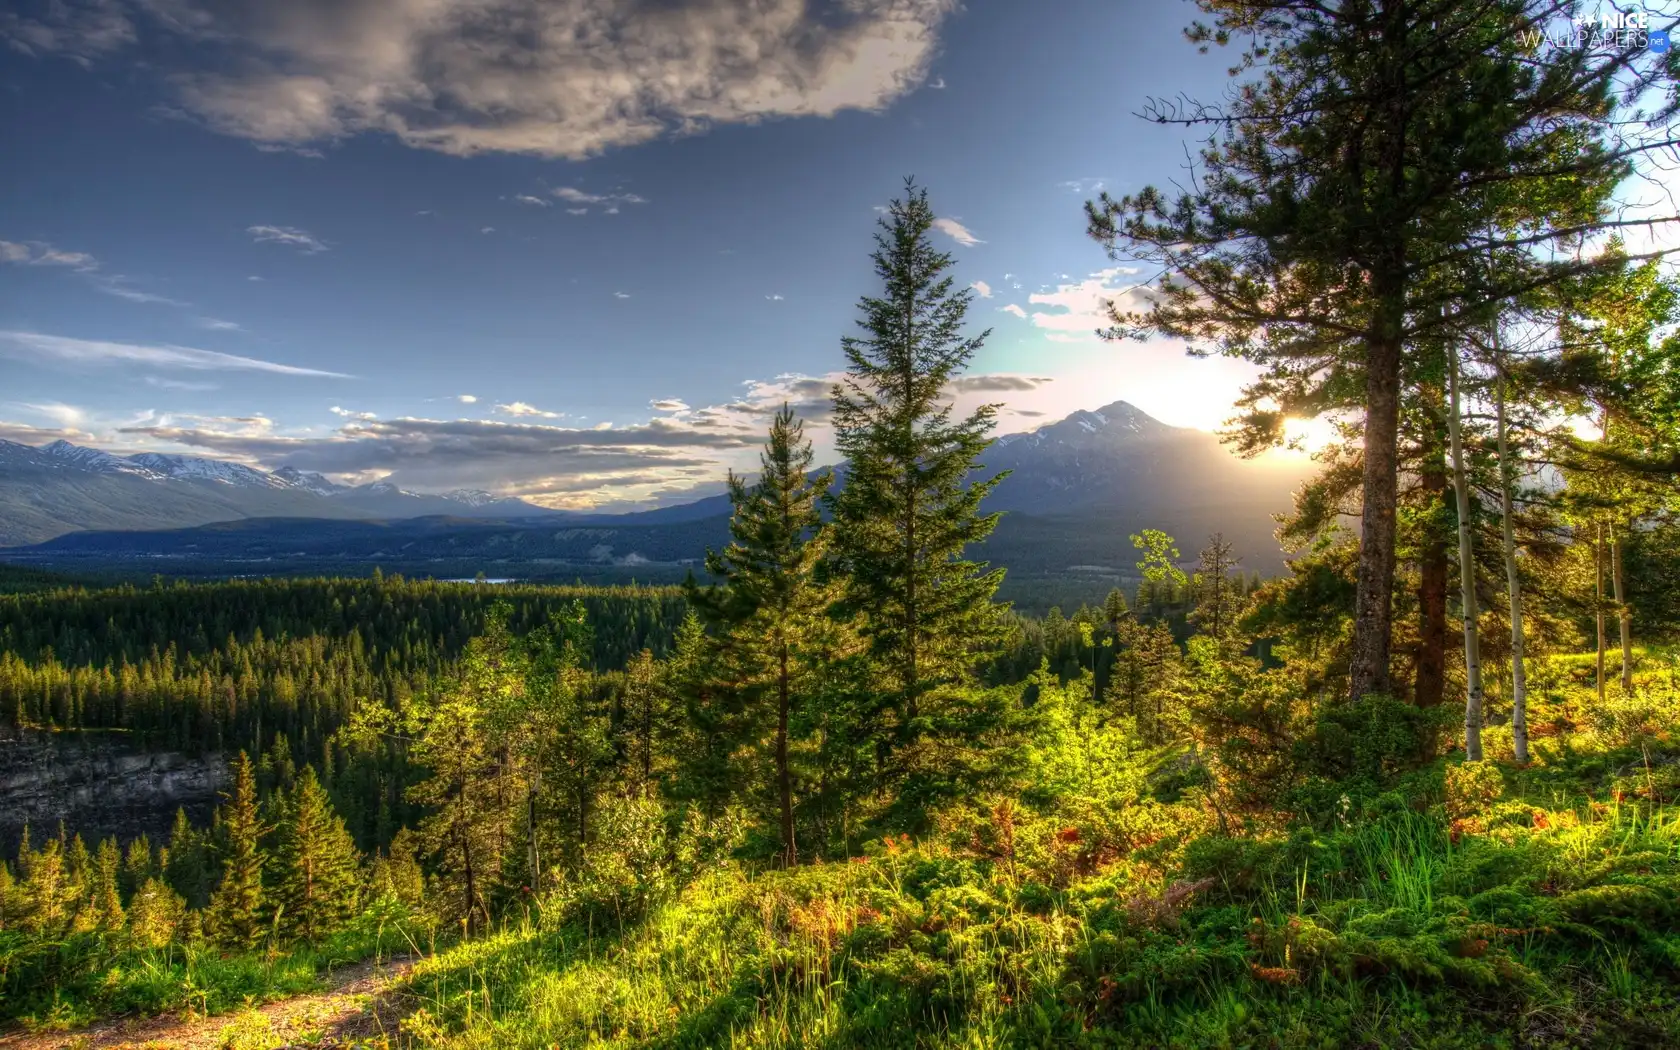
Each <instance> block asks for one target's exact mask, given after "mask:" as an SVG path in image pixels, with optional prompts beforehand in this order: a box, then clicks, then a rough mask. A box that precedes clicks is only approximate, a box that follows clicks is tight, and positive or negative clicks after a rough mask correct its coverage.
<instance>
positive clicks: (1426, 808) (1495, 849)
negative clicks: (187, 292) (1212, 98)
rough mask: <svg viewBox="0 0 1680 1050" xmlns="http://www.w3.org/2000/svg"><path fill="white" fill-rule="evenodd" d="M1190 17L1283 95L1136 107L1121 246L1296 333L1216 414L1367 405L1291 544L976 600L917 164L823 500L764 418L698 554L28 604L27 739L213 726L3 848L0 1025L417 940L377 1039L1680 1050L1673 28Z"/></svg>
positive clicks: (1245, 353) (1253, 432)
mask: <svg viewBox="0 0 1680 1050" xmlns="http://www.w3.org/2000/svg"><path fill="white" fill-rule="evenodd" d="M1202 6H1203V7H1204V8H1205V9H1206V11H1207V13H1208V16H1209V17H1210V19H1211V20H1212V21H1211V23H1210V24H1209V25H1207V26H1200V27H1197V28H1195V29H1193V30H1192V31H1191V34H1190V36H1191V39H1192V41H1193V42H1196V43H1199V44H1202V45H1204V46H1215V45H1224V44H1228V43H1230V42H1232V41H1233V40H1235V41H1238V42H1239V43H1241V42H1243V41H1246V42H1247V43H1246V44H1244V45H1243V46H1246V47H1248V48H1249V50H1248V51H1247V52H1246V58H1245V59H1244V60H1243V62H1241V63H1239V64H1238V67H1237V68H1236V69H1235V70H1234V74H1235V75H1237V76H1239V77H1240V76H1244V75H1246V74H1247V73H1248V72H1250V71H1251V69H1252V67H1253V66H1255V65H1257V64H1259V63H1260V62H1262V61H1264V62H1265V69H1266V72H1265V75H1264V76H1263V77H1261V78H1259V79H1257V80H1254V81H1251V82H1245V87H1244V89H1243V90H1242V91H1240V92H1237V93H1234V94H1233V96H1232V98H1231V99H1230V100H1228V105H1227V107H1226V108H1224V109H1221V110H1218V111H1214V110H1211V109H1207V108H1200V107H1196V106H1194V105H1184V104H1180V105H1177V106H1173V105H1166V104H1163V105H1161V106H1159V107H1157V108H1156V109H1155V110H1153V113H1154V115H1155V116H1157V117H1158V118H1159V119H1161V120H1162V121H1167V122H1171V121H1180V122H1183V123H1185V124H1186V125H1189V126H1194V127H1207V128H1210V129H1211V131H1210V134H1211V135H1212V140H1211V141H1210V143H1209V147H1208V149H1207V151H1206V152H1205V153H1204V154H1202V155H1201V157H1200V158H1199V159H1198V161H1197V163H1198V165H1199V166H1200V169H1201V174H1202V175H1203V176H1204V177H1202V178H1199V179H1198V180H1197V181H1196V183H1195V184H1194V186H1193V187H1192V188H1190V189H1186V190H1184V191H1182V195H1181V196H1177V195H1170V194H1168V193H1166V192H1163V191H1160V190H1156V189H1145V190H1143V191H1141V192H1139V193H1137V194H1135V195H1132V196H1127V197H1123V198H1113V197H1110V196H1107V195H1104V196H1103V197H1102V198H1101V199H1100V200H1097V201H1092V202H1090V203H1089V205H1088V206H1087V216H1086V218H1087V221H1088V232H1089V233H1090V234H1091V236H1092V237H1093V238H1094V239H1095V240H1096V241H1097V242H1098V243H1099V244H1101V245H1102V246H1103V247H1104V248H1105V249H1106V250H1108V251H1109V252H1111V253H1113V254H1115V255H1116V256H1117V257H1121V256H1124V257H1126V258H1131V259H1139V260H1143V261H1145V262H1147V263H1150V264H1157V265H1158V266H1159V268H1160V270H1161V272H1162V273H1163V274H1165V275H1166V276H1164V277H1163V278H1162V279H1161V281H1160V283H1159V284H1158V286H1157V290H1156V292H1155V293H1153V294H1152V295H1151V296H1149V297H1147V299H1145V300H1141V301H1139V302H1137V303H1135V304H1134V305H1136V306H1137V307H1138V308H1137V309H1136V310H1135V311H1133V310H1130V309H1129V308H1128V307H1127V306H1126V305H1125V304H1124V303H1117V304H1115V305H1114V306H1113V308H1112V309H1113V314H1114V317H1113V320H1114V331H1113V333H1112V334H1113V335H1114V336H1115V337H1116V338H1126V337H1133V336H1139V337H1141V336H1159V335H1167V336H1173V337H1177V338H1181V339H1184V340H1187V341H1189V342H1190V343H1191V344H1192V345H1193V346H1195V347H1196V348H1197V349H1198V350H1200V351H1202V352H1207V353H1223V354H1228V355H1230V356H1234V357H1239V358H1242V359H1245V360H1248V361H1250V362H1252V363H1254V364H1256V365H1258V366H1259V367H1260V370H1261V377H1260V378H1259V379H1257V380H1256V381H1255V383H1254V384H1253V385H1252V386H1251V388H1250V391H1249V395H1248V396H1247V397H1246V399H1245V400H1244V402H1243V403H1242V404H1240V405H1239V406H1238V407H1237V412H1238V418H1237V419H1236V420H1235V421H1234V423H1233V429H1232V430H1231V433H1230V435H1229V437H1230V440H1231V441H1232V442H1233V443H1234V444H1235V445H1236V446H1237V447H1239V448H1240V449H1242V450H1244V451H1247V452H1256V451H1259V450H1261V449H1264V448H1267V447H1270V446H1272V445H1274V444H1277V443H1279V442H1282V441H1284V440H1286V439H1287V437H1286V422H1287V420H1288V419H1290V418H1316V417H1330V418H1332V419H1334V420H1336V421H1337V425H1338V431H1337V433H1338V436H1337V438H1336V439H1335V440H1333V441H1332V442H1331V443H1330V444H1329V445H1328V447H1326V448H1325V449H1324V450H1323V451H1322V452H1321V453H1319V461H1320V463H1321V467H1322V469H1321V471H1320V473H1319V475H1318V476H1317V477H1316V478H1315V480H1314V481H1312V482H1311V483H1310V484H1308V485H1306V486H1304V487H1303V488H1302V489H1301V490H1300V492H1299V493H1298V497H1297V501H1296V507H1295V510H1294V512H1293V513H1292V514H1290V515H1289V516H1288V517H1287V518H1286V520H1283V521H1281V522H1280V523H1279V535H1280V537H1282V538H1283V539H1284V540H1285V542H1286V543H1288V545H1289V547H1290V549H1291V551H1292V557H1291V559H1290V562H1289V570H1288V572H1287V573H1286V574H1284V575H1281V576H1279V577H1276V578H1271V579H1260V578H1257V577H1256V576H1255V575H1254V574H1252V573H1250V572H1249V571H1247V570H1245V568H1244V567H1243V563H1242V554H1243V552H1241V551H1239V550H1234V549H1233V548H1232V546H1231V545H1230V544H1229V543H1227V542H1226V541H1225V540H1224V539H1223V538H1222V536H1221V535H1219V534H1215V535H1213V536H1208V537H1173V536H1169V535H1166V534H1165V533H1163V532H1160V531H1157V530H1143V531H1140V532H1139V533H1138V534H1136V535H1135V536H1131V537H1130V542H1131V545H1132V547H1133V548H1134V549H1135V551H1136V575H1137V578H1138V579H1139V580H1140V581H1141V582H1140V583H1139V584H1138V585H1137V586H1136V587H1126V588H1115V589H1113V590H1111V591H1110V592H1109V593H1108V594H1107V595H1106V597H1104V598H1103V599H1102V600H1101V601H1100V602H1095V601H1093V602H1092V603H1090V604H1089V605H1084V606H1082V607H1080V608H1077V609H1075V610H1073V611H1071V612H1065V611H1064V610H1062V609H1052V610H1050V611H1049V612H1048V613H1047V614H1046V615H1044V616H1042V617H1037V616H1030V617H1029V616H1025V615H1023V614H1021V613H1019V612H1016V611H1014V610H1011V609H1009V608H1008V607H1007V604H1006V603H1003V602H1000V601H999V600H998V597H997V594H998V590H999V587H1000V584H1001V582H1002V576H1003V572H1002V570H1001V569H1000V568H998V567H996V566H993V565H991V564H988V562H987V560H986V550H987V548H986V538H987V536H988V535H989V534H990V532H991V531H992V529H993V528H994V527H995V525H996V523H997V515H996V514H994V513H990V512H988V510H987V508H986V498H987V495H988V493H989V492H990V491H991V490H992V488H993V487H994V486H995V485H996V484H997V481H998V478H997V477H996V476H988V475H986V474H985V473H984V472H983V471H979V473H978V476H977V470H978V468H979V466H980V465H982V464H983V463H984V454H985V450H986V448H987V445H988V443H989V441H990V439H991V436H992V433H993V430H994V427H995V423H996V413H997V406H995V405H989V406H983V407H981V408H979V409H977V410H975V411H974V412H972V413H970V414H968V415H965V416H960V417H959V416H958V415H956V414H955V413H954V410H953V409H952V408H951V407H950V404H949V401H948V400H947V398H946V394H947V392H948V391H949V390H950V389H951V388H952V384H953V382H954V381H955V380H956V379H958V378H959V377H960V376H961V375H962V373H963V370H964V369H965V368H966V367H967V366H968V364H969V363H970V361H971V359H972V358H973V356H974V355H975V353H976V352H977V351H978V350H979V349H980V348H981V347H982V345H983V342H984V339H985V338H986V334H985V333H980V334H972V333H971V331H970V329H969V328H968V327H966V325H965V320H966V313H967V310H968V308H969V306H970V303H971V300H972V293H971V292H969V291H967V290H964V289H961V288H959V286H958V285H957V283H956V281H955V279H954V277H953V274H952V269H953V265H954V264H953V259H952V258H951V256H950V255H948V254H946V253H943V252H940V251H939V250H937V248H936V247H935V246H934V244H933V242H932V241H931V239H930V237H929V233H930V230H932V229H933V227H934V223H935V216H936V213H935V211H934V210H933V209H932V207H931V205H930V203H929V199H928V196H927V193H926V191H924V190H923V189H921V188H919V187H918V186H916V185H915V184H914V183H911V184H908V185H907V186H906V188H905V191H904V193H903V195H902V196H900V197H899V198H898V199H897V200H895V201H894V202H893V203H892V205H891V206H890V207H889V208H888V209H887V211H886V214H885V215H884V217H883V219H882V220H881V228H880V230H879V232H878V234H877V239H876V251H875V253H874V255H873V256H872V259H873V263H874V267H875V273H876V276H877V277H878V279H879V292H878V294H876V295H872V296H868V297H865V298H864V299H863V300H862V301H861V303H860V304H859V327H858V329H857V331H856V333H855V334H853V335H852V336H849V337H847V338H845V339H844V340H843V342H842V349H843V353H844V358H845V365H846V372H845V376H844V378H843V379H842V381H841V382H839V383H838V384H836V385H835V387H834V388H833V391H832V397H831V409H832V414H831V416H830V419H831V422H832V425H833V427H834V432H835V435H836V438H837V444H838V448H839V451H840V453H841V455H842V456H843V457H844V459H845V461H846V464H847V470H846V476H845V481H844V484H835V483H834V481H833V478H832V477H831V476H830V475H828V474H827V473H826V472H817V473H813V472H812V469H811V467H812V462H813V453H812V447H811V442H810V441H809V440H808V438H807V436H806V434H805V432H804V424H803V423H802V421H801V420H800V419H799V418H798V417H797V416H796V415H795V413H794V412H793V411H792V410H790V409H788V408H785V407H784V409H783V410H782V411H781V412H780V413H779V414H777V415H776V416H775V418H774V419H773V421H771V422H770V425H769V429H768V433H767V435H766V440H765V444H764V447H763V452H762V457H761V469H760V471H759V472H758V473H757V475H755V477H754V478H752V479H751V480H749V479H745V478H741V477H732V478H731V479H730V483H729V495H730V501H731V504H732V506H733V516H732V518H731V522H730V529H729V535H730V540H729V542H728V543H727V544H726V545H722V546H720V547H718V548H715V549H713V550H712V551H711V552H710V554H709V556H708V558H707V560H706V564H705V573H704V574H703V575H696V576H694V577H691V578H690V579H689V580H688V581H687V582H686V583H685V584H684V585H682V586H681V587H670V588H646V589H633V588H612V589H608V588H582V587H574V588H566V587H544V586H536V585H528V584H521V585H510V586H491V585H474V584H440V583H433V582H421V581H410V580H403V579H399V578H389V579H387V578H383V577H380V576H377V575H376V576H374V577H373V578H369V579H317V580H263V581H235V582H222V583H199V584H166V583H163V582H161V581H160V582H159V583H157V584H156V585H154V586H153V587H151V588H146V587H120V588H112V589H87V588H82V587H73V586H66V587H54V586H52V585H51V583H50V581H45V580H35V581H33V582H30V581H23V582H20V583H19V585H18V587H17V588H16V593H12V594H8V595H4V596H0V650H3V655H0V701H3V704H0V726H3V731H4V732H5V733H6V734H8V735H9V736H12V737H15V738H19V739H23V738H33V737H39V736H47V737H56V736H62V735H67V734H77V733H86V732H92V731H96V730H99V731H114V732H120V733H122V734H126V736H127V737H128V738H129V739H131V740H132V741H133V744H134V746H135V747H137V748H142V749H167V750H171V751H178V752H183V753H192V754H201V755H209V754H215V755H222V756H225V757H226V758H227V761H228V776H227V783H226V784H225V785H224V787H223V790H222V794H221V803H220V805H219V807H218V808H217V810H216V812H215V814H214V816H213V817H212V819H210V820H209V821H207V822H198V823H196V824H195V823H194V822H193V821H192V820H190V819H188V818H187V816H186V815H185V814H184V813H183V814H182V815H181V816H180V818H179V819H177V821H176V824H175V827H174V829H173V831H172V832H171V833H170V834H169V835H168V836H167V839H166V840H164V841H151V840H150V839H148V838H144V837H131V838H128V839H127V840H119V839H115V838H107V839H104V840H102V841H97V842H89V841H86V840H85V839H83V838H82V837H81V836H80V835H78V834H77V829H75V828H70V827H64V828H39V827H32V828H30V829H28V833H27V835H26V836H24V837H23V839H22V841H21V842H20V843H19V844H18V847H17V849H16V851H15V852H14V854H13V855H12V856H11V857H10V858H9V859H7V861H6V862H5V863H4V864H0V1003H3V1004H4V1006H3V1007H0V1009H3V1011H4V1013H5V1014H6V1015H7V1016H9V1017H14V1018H18V1019H20V1020H22V1021H23V1022H25V1023H26V1024H29V1025H32V1026H34V1027H38V1028H41V1027H48V1028H50V1027H53V1026H60V1027H65V1026H72V1025H74V1024H76V1023H79V1022H82V1021H85V1020H87V1019H89V1018H90V1017H93V1016H97V1015H101V1014H107V1013H114V1012H121V1011H124V1010H138V1011H155V1010H164V1009H188V1008H190V1009H195V1010H199V1011H201V1012H216V1011H223V1010H230V1009H236V1008H238V1007H240V1006H241V1005H242V1004H245V1003H248V1002H249V1001H254V1000H257V999H261V998H264V997H268V996H273V995H279V994H285V993H287V992H289V991H295V990H297V989H298V988H300V987H307V986H308V984H309V982H310V981H311V980H313V979H314V975H315V973H316V972H317V970H319V969H324V968H329V967H331V966H334V965H336V964H338V963H342V962H345V961H348V960H353V959H359V958H364V957H367V956H370V955H385V954H388V953H390V952H393V951H400V952H402V953H403V954H405V955H409V956H412V957H413V969H412V971H411V972H410V973H409V975H408V976H407V978H406V979H405V982H404V984H403V986H402V989H401V990H400V993H399V994H398V996H397V998H396V1003H397V1007H398V1013H400V1015H401V1019H400V1023H399V1024H396V1025H394V1026H393V1027H392V1028H391V1029H390V1030H388V1031H386V1032H385V1033H384V1034H382V1035H381V1036H380V1037H379V1040H378V1044H379V1045H387V1046H389V1045H416V1046H459V1047H488V1046H496V1047H515V1046H517V1047H533V1048H535V1047H549V1046H599V1045H613V1046H649V1045H653V1046H670V1047H678V1046H695V1047H699V1046H719V1045H737V1046H808V1045H823V1046H832V1047H846V1046H857V1047H864V1046H868V1047H877V1046H903V1047H922V1046H952V1047H955V1046H1063V1045H1066V1046H1076V1045H1077V1046H1140V1047H1142V1046H1167V1045H1172V1046H1181V1045H1184V1046H1213V1047H1225V1046H1289V1047H1307V1046H1354V1045H1358V1046H1432V1047H1446V1046H1487V1045H1496V1046H1607V1047H1608V1046H1661V1045H1675V1044H1676V1043H1680V814H1677V813H1676V811H1675V810H1674V804H1675V801H1676V798H1677V796H1680V738H1677V736H1676V733H1677V732H1680V334H1677V333H1676V324H1677V322H1680V285H1677V284H1676V283H1675V282H1674V281H1673V279H1672V278H1671V276H1670V275H1669V273H1668V271H1667V270H1666V269H1665V268H1664V264H1663V260H1662V258H1661V253H1660V252H1656V251H1635V250H1633V249H1631V248H1630V247H1629V245H1628V243H1627V242H1625V241H1623V240H1622V239H1620V234H1622V233H1623V232H1624V226H1623V224H1622V223H1621V222H1620V220H1618V219H1616V218H1615V217H1614V216H1615V215H1616V214H1617V212H1616V210H1615V202H1616V201H1615V197H1614V194H1615V192H1616V190H1617V187H1618V186H1619V185H1620V184H1621V183H1622V182H1623V181H1624V180H1625V179H1626V178H1627V177H1628V175H1629V174H1630V173H1631V172H1632V171H1633V166H1634V165H1635V163H1636V161H1637V160H1638V159H1639V157H1640V156H1641V154H1642V153H1643V152H1645V151H1648V150H1651V149H1655V148H1657V144H1653V143H1652V142H1651V141H1649V140H1647V139H1643V138H1630V137H1629V136H1632V135H1634V134H1635V132H1634V131H1632V130H1630V129H1631V128H1633V127H1635V126H1636V125H1637V126H1640V127H1649V126H1652V125H1651V124H1650V121H1649V119H1648V118H1649V116H1650V110H1644V111H1641V112H1642V114H1643V115H1642V116H1641V118H1640V119H1639V120H1635V119H1634V110H1635V109H1636V108H1637V107H1638V106H1641V105H1643V106H1648V107H1657V108H1658V109H1660V111H1661V112H1662V113H1664V114H1665V115H1672V112H1673V111H1674V109H1675V108H1676V107H1677V106H1680V101H1677V100H1676V99H1675V98H1674V97H1672V95H1671V91H1670V85H1671V81H1670V80H1668V79H1666V78H1667V76H1668V73H1667V68H1668V67H1659V69H1658V71H1657V72H1655V73H1652V72H1647V71H1645V67H1644V66H1642V65H1637V64H1636V60H1637V61H1638V62H1644V61H1645V59H1644V57H1643V56H1642V55H1636V54H1634V53H1633V52H1632V51H1629V52H1627V53H1617V52H1604V53H1601V52H1597V51H1587V50H1575V51H1567V50H1554V51H1551V52H1545V53H1543V54H1542V53H1536V52H1532V51H1531V50H1527V49H1524V48H1522V47H1520V46H1519V44H1518V43H1517V40H1516V37H1515V36H1514V33H1513V27H1521V26H1525V25H1532V24H1536V23H1537V22H1538V21H1539V20H1543V19H1544V18H1545V17H1548V16H1547V12H1549V11H1551V7H1550V6H1549V5H1539V4H1526V3H1520V2H1516V0H1513V2H1510V3H1496V4H1490V5H1467V4H1429V3H1412V2H1402V3H1396V4H1383V5H1376V6H1374V7H1369V6H1366V5H1319V4H1285V3H1275V4H1274V3H1258V4H1251V3H1230V4H1227V3H1222V2H1211V0H1210V2H1208V3H1205V4H1203V5H1202ZM1670 61H1671V62H1672V61H1673V60H1670ZM1663 107H1666V108H1663ZM183 989H186V991H183ZM230 1038H231V1037H230ZM241 1038H244V1036H241ZM263 1045H280V1043H279V1041H278V1038H277V1037H276V1039H275V1040H274V1041H271V1042H269V1043H264V1044H263Z"/></svg>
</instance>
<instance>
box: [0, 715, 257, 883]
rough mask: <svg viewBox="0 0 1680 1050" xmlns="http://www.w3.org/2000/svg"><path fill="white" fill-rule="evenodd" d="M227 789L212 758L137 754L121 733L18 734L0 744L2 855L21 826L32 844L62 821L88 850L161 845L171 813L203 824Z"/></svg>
mask: <svg viewBox="0 0 1680 1050" xmlns="http://www.w3.org/2000/svg"><path fill="white" fill-rule="evenodd" d="M227 783H228V765H227V759H226V758H225V757H224V756H222V755H219V754H212V755H205V756H202V757H200V756H193V755H184V754H180V753H178V752H171V751H162V752H144V751H140V750H138V749H137V748H134V747H132V746H130V745H129V743H128V740H127V738H126V736H125V735H124V734H122V733H110V732H79V733H78V732H70V733H42V732H34V731H25V732H24V733H23V735H22V736H21V738H14V739H0V843H3V844H4V848H5V852H6V853H7V854H8V855H10V853H11V852H12V850H13V849H14V848H15V846H16V843H17V838H18V835H19V834H20V833H21V832H22V830H23V826H24V825H25V824H28V825H29V827H30V829H31V834H32V836H33V837H34V838H35V840H36V841H37V842H39V841H40V839H41V837H42V836H43V835H48V834H53V833H55V832H56V831H57V829H58V823H59V821H63V822H64V825H65V827H67V828H68V829H70V830H71V831H72V832H74V833H79V834H80V835H81V836H82V838H83V839H84V840H86V841H87V842H88V843H89V844H90V846H91V845H92V844H93V843H95V842H97V841H98V840H99V839H100V838H102V837H104V836H106V835H116V836H117V837H118V838H119V839H122V840H123V841H124V842H126V841H128V840H129V839H131V838H134V837H135V836H137V835H139V834H141V833H145V834H148V835H150V836H151V837H152V841H153V842H154V843H156V844H159V845H161V844H162V842H163V840H164V839H165V838H166V837H167V834H168V831H169V826H170V824H171V823H172V822H173V821H174V819H175V811H176V809H178V808H180V807H182V806H184V807H186V810H187V815H188V816H189V817H191V818H193V821H194V822H195V823H197V824H200V825H202V824H204V823H206V822H208V820H209V819H210V812H211V810H212V809H214V808H215V806H216V803H217V801H218V793H219V792H221V791H222V790H224V789H225V788H226V787H227Z"/></svg>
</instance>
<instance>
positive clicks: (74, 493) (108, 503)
mask: <svg viewBox="0 0 1680 1050" xmlns="http://www.w3.org/2000/svg"><path fill="white" fill-rule="evenodd" d="M549 514H556V515H557V514H558V512H554V511H549V510H547V509H546V508H543V507H538V506H535V505H533V504H530V503H526V502H525V501H524V500H519V499H512V498H508V497H500V496H495V495H492V494H491V493H488V492H482V491H478V490H466V489H463V490H457V491H455V492H449V493H444V494H441V495H428V494H425V493H418V492H410V491H408V490H407V489H403V488H399V487H398V486H396V485H394V484H392V483H390V482H386V481H376V482H373V483H372V484H368V485H359V486H349V485H341V484H338V483H337V482H334V481H332V480H331V479H330V478H326V477H324V476H322V475H320V474H315V473H311V472H309V471H304V470H298V469H297V468H295V467H281V468H279V469H278V470H274V471H266V470H258V469H256V468H254V467H249V466H246V465H244V464H241V463H229V462H226V461H224V460H219V459H211V458H209V457H206V456H182V455H166V454H163V453H157V452H141V453H136V454H134V455H129V456H118V455H113V454H112V453H109V452H105V451H102V450H100V449H95V448H86V447H83V446H80V445H74V444H71V443H70V442H68V441H55V442H53V443H52V444H50V445H42V446H40V447H36V446H33V445H23V444H19V443H17V442H13V441H0V546H6V545H13V544H22V543H37V542H40V541H42V540H45V539H50V538H52V537H54V536H58V535H61V534H63V533H66V532H74V531H78V530H82V529H156V528H171V527H180V526H188V525H203V524H208V523H210V522H216V521H231V520H235V519H239V518H255V517H285V518H369V519H396V518H415V517H425V516H432V515H448V516H456V517H475V518H512V517H532V516H540V515H549Z"/></svg>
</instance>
